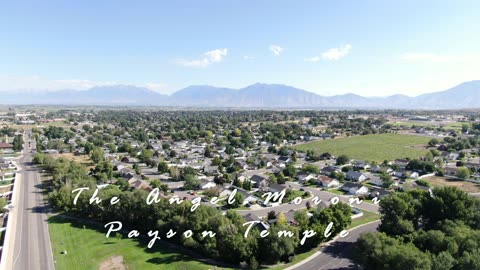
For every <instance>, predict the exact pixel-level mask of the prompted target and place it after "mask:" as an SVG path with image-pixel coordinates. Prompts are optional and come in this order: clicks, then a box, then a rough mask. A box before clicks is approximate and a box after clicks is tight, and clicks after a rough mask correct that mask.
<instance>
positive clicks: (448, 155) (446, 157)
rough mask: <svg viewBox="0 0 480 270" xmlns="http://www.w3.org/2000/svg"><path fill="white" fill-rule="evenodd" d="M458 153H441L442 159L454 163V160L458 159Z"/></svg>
mask: <svg viewBox="0 0 480 270" xmlns="http://www.w3.org/2000/svg"><path fill="white" fill-rule="evenodd" d="M459 155H460V154H459V153H457V152H444V153H442V157H443V159H444V160H448V161H454V160H457V159H458V157H459Z"/></svg>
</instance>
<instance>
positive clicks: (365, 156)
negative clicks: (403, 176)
mask: <svg viewBox="0 0 480 270" xmlns="http://www.w3.org/2000/svg"><path fill="white" fill-rule="evenodd" d="M429 140H430V138H428V137H422V136H413V135H403V134H392V133H389V134H374V135H364V136H354V137H347V138H339V139H333V140H321V141H315V142H310V143H305V144H301V145H296V146H294V147H293V148H294V149H297V150H300V151H307V150H313V151H315V153H317V154H321V153H324V152H329V153H331V154H332V155H335V156H339V155H342V154H345V155H347V156H349V157H350V158H353V159H359V160H365V161H377V162H382V161H384V160H394V159H397V158H406V157H409V158H417V157H420V156H422V155H424V154H425V153H426V152H427V150H426V149H425V148H424V147H423V146H424V145H425V144H426V143H427V142H428V141H429Z"/></svg>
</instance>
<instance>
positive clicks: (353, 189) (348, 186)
mask: <svg viewBox="0 0 480 270" xmlns="http://www.w3.org/2000/svg"><path fill="white" fill-rule="evenodd" d="M341 190H343V191H346V192H348V194H351V195H366V194H368V188H367V187H366V186H363V185H360V184H357V183H348V182H347V183H345V184H344V185H343V186H342V187H341Z"/></svg>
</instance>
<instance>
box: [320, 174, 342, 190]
mask: <svg viewBox="0 0 480 270" xmlns="http://www.w3.org/2000/svg"><path fill="white" fill-rule="evenodd" d="M318 182H319V184H320V185H322V187H328V188H331V187H338V186H339V185H340V182H338V180H336V179H333V178H330V177H328V176H325V175H321V176H319V177H318Z"/></svg>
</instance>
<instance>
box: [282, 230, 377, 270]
mask: <svg viewBox="0 0 480 270" xmlns="http://www.w3.org/2000/svg"><path fill="white" fill-rule="evenodd" d="M379 224H380V221H376V222H372V223H368V224H365V225H362V226H359V227H356V228H355V229H353V230H351V231H350V233H349V234H348V236H347V237H344V238H337V239H336V240H334V241H332V242H330V243H329V244H327V245H326V246H323V247H322V248H321V249H320V250H319V251H318V252H317V253H315V254H314V255H312V257H310V258H308V259H306V260H305V261H303V262H300V263H298V264H296V265H293V266H291V267H288V268H286V269H285V270H346V269H359V268H358V267H357V266H356V265H355V264H354V263H353V261H352V255H353V246H354V243H355V242H356V241H357V239H358V237H359V236H360V235H361V234H362V233H366V232H375V231H376V230H377V227H378V225H379Z"/></svg>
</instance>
